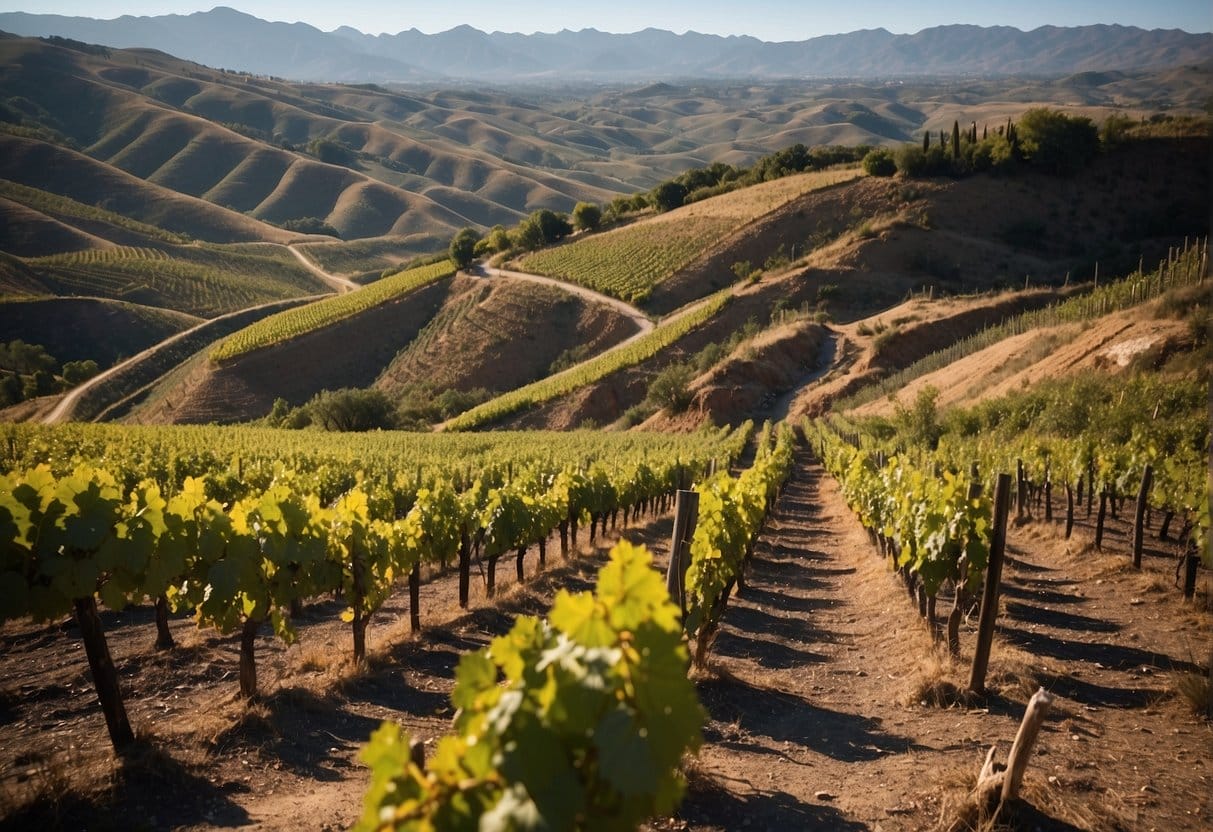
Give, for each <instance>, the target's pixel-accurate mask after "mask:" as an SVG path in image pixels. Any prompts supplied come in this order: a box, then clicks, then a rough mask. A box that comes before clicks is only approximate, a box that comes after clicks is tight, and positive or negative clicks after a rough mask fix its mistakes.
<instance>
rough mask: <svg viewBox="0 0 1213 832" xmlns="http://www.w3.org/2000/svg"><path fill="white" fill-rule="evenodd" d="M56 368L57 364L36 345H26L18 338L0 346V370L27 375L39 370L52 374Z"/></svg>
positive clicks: (44, 349)
mask: <svg viewBox="0 0 1213 832" xmlns="http://www.w3.org/2000/svg"><path fill="white" fill-rule="evenodd" d="M58 366H59V362H58V361H56V360H55V359H54V357H53V356H52V355H50V354H49V353H48V352H47V351H46V348H45V347H42V346H40V345H38V344H27V343H25V342H24V341H22V340H21V339H20V338H18V339H16V340H15V341H9V342H8V343H7V344H0V369H5V370H12V371H13V372H15V373H21V374H22V375H28V374H29V373H36V372H38V371H39V370H46V371H47V372H52V373H53V372H54V371H55V368H56V367H58Z"/></svg>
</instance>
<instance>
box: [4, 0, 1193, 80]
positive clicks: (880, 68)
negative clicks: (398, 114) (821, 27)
mask: <svg viewBox="0 0 1213 832" xmlns="http://www.w3.org/2000/svg"><path fill="white" fill-rule="evenodd" d="M0 29H3V30H5V31H10V32H14V33H16V34H20V35H26V36H47V35H59V36H63V37H68V38H72V39H75V40H80V41H84V42H87V43H97V44H102V45H105V46H110V47H119V48H121V47H149V48H154V49H160V50H162V51H165V52H168V53H171V54H174V55H178V56H180V57H184V58H188V59H190V60H193V61H197V62H199V63H204V64H208V65H210V66H221V67H227V68H230V69H240V70H244V71H248V72H254V73H259V74H265V75H278V76H283V77H288V78H298V79H301V80H318V81H358V82H361V81H377V82H378V81H407V80H421V79H423V78H427V77H428V78H440V77H447V78H464V79H469V80H472V79H476V80H485V79H488V80H492V81H494V82H497V83H500V82H508V81H527V80H546V79H552V78H559V79H560V80H561V81H577V80H582V81H590V82H601V81H619V80H629V79H633V80H641V79H643V80H658V79H663V78H688V77H701V78H708V79H710V78H736V79H741V78H753V79H762V78H803V77H853V78H864V77H890V76H915V75H1015V74H1020V73H1024V72H1030V73H1032V74H1053V75H1068V74H1073V73H1077V72H1082V71H1089V70H1129V69H1145V68H1158V67H1167V66H1179V65H1184V64H1194V63H1200V62H1201V61H1203V60H1206V59H1207V57H1208V55H1210V54H1213V34H1207V33H1206V34H1189V33H1187V32H1182V31H1177V30H1161V29H1155V30H1151V31H1146V30H1144V29H1139V28H1136V27H1132V26H1121V25H1106V24H1100V25H1093V26H1080V27H1070V28H1066V27H1057V26H1042V27H1040V28H1038V29H1033V30H1032V31H1030V32H1023V31H1021V30H1019V29H1016V28H1014V27H1010V26H992V27H981V26H975V25H972V24H953V25H947V26H935V27H931V28H928V29H923V30H922V31H920V32H917V33H915V34H904V35H898V34H893V33H892V32H890V31H888V30H887V29H885V28H883V27H878V28H875V29H866V30H860V31H855V32H848V33H845V34H836V35H828V36H824V37H818V38H812V39H810V40H805V41H787V42H782V43H769V42H766V41H762V40H760V39H758V38H755V37H752V36H748V35H745V36H730V37H721V36H718V35H710V34H702V33H699V32H695V31H687V32H685V33H684V34H675V33H673V32H670V31H667V30H664V29H657V28H654V27H648V28H645V29H643V30H641V31H639V32H633V33H631V34H612V33H608V32H602V31H599V30H597V29H594V28H585V29H581V30H579V31H570V30H569V29H561V30H560V31H558V32H551V33H533V34H520V33H505V32H493V33H491V34H488V33H486V32H484V31H482V30H480V29H478V28H476V27H475V26H472V25H470V24H466V23H465V24H461V25H459V26H455V27H454V28H452V29H448V30H447V31H445V32H440V33H437V34H434V35H427V34H425V33H423V32H420V31H418V30H417V29H416V28H415V27H414V28H411V29H408V30H407V31H402V32H398V33H396V34H394V35H390V34H378V35H371V34H366V33H363V32H361V31H359V30H357V29H355V28H353V27H351V26H341V27H339V28H337V29H336V30H334V31H332V32H322V31H321V30H319V29H316V28H315V27H313V26H311V25H309V24H303V23H298V24H287V23H271V22H267V21H264V20H261V19H259V18H256V17H253V16H251V15H249V14H246V13H245V12H242V11H239V10H237V9H234V8H231V7H230V6H216V7H214V8H213V9H211V10H210V11H207V12H196V13H194V14H190V15H162V16H158V17H129V16H128V17H123V18H118V19H117V20H94V19H92V18H86V17H63V16H59V15H33V14H26V13H23V12H9V13H0ZM452 49H454V50H455V52H454V53H452ZM402 58H403V59H404V60H402ZM406 60H407V63H406V62H405V61H406Z"/></svg>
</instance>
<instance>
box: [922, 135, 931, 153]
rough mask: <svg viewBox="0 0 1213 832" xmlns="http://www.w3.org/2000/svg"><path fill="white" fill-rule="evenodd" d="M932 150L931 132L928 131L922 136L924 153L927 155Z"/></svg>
mask: <svg viewBox="0 0 1213 832" xmlns="http://www.w3.org/2000/svg"><path fill="white" fill-rule="evenodd" d="M930 149H931V131H930V130H927V131H926V132H924V133H923V134H922V152H923V153H926V152H927V151H928V150H930Z"/></svg>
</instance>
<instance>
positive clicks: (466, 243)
mask: <svg viewBox="0 0 1213 832" xmlns="http://www.w3.org/2000/svg"><path fill="white" fill-rule="evenodd" d="M478 242H480V234H479V233H478V232H477V231H476V229H474V228H461V229H460V230H459V231H458V232H457V233H456V234H455V236H454V237H452V238H451V245H450V248H449V249H448V253H449V254H450V256H451V262H453V263H454V264H455V266H456V267H457V268H460V269H466V268H467V267H468V266H469V265H470V264H471V262H472V260H473V259H474V258H475V256H476V243H478Z"/></svg>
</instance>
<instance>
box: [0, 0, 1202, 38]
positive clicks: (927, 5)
mask: <svg viewBox="0 0 1213 832" xmlns="http://www.w3.org/2000/svg"><path fill="white" fill-rule="evenodd" d="M215 5H219V2H218V0H210V2H207V0H202V2H190V0H108V1H107V2H97V0H0V11H24V12H31V13H40V14H63V15H78V16H82V17H99V18H112V17H118V16H120V15H124V14H131V15H159V14H189V13H191V12H196V11H205V10H208V9H210V8H212V7H213V6H215ZM224 5H230V6H232V7H234V8H237V9H239V10H240V11H243V12H247V13H248V14H251V15H254V16H256V17H260V18H263V19H265V20H281V21H288V22H295V21H303V22H305V23H310V24H312V25H313V26H316V27H317V28H320V29H323V30H325V31H331V30H333V29H335V28H337V27H338V26H342V25H346V26H352V27H354V28H355V29H359V30H360V31H363V32H368V33H370V34H379V33H381V32H388V33H392V34H394V33H396V32H399V31H402V30H405V29H411V28H417V29H420V30H421V31H423V32H429V33H433V32H440V31H444V30H446V29H451V28H453V27H455V26H458V25H461V24H465V23H466V24H469V25H471V26H475V27H476V28H477V29H483V30H485V31H490V32H491V31H503V32H525V33H530V32H554V31H558V30H560V29H583V28H588V27H592V28H595V29H600V30H602V31H606V32H635V31H638V30H640V29H644V28H648V27H653V28H657V29H668V30H670V31H673V32H679V33H681V32H685V31H688V30H693V31H696V32H704V33H709V34H717V35H753V36H755V37H758V38H761V39H762V40H772V41H786V40H805V39H807V38H811V37H816V36H818V35H829V34H837V33H840V32H852V31H855V30H857V29H875V28H878V27H883V28H885V29H888V30H889V31H891V32H895V33H899V34H900V33H913V32H917V31H919V30H921V29H926V28H929V27H931V26H939V25H943V24H948V23H973V24H977V25H980V26H996V25H998V26H1014V27H1016V28H1018V29H1023V30H1029V29H1034V28H1036V27H1038V26H1045V25H1053V26H1080V25H1085V24H1089V23H1119V24H1122V25H1125V26H1140V27H1142V28H1146V29H1184V30H1186V31H1188V32H1209V31H1213V3H1210V2H1209V0H1154V2H1150V0H1013V1H1012V2H1005V0H1004V2H987V0H967V2H959V1H958V0H895V2H888V1H887V0H860V1H859V2H856V0H850V2H847V0H842V2H839V0H742V2H736V0H733V2H728V3H724V2H719V0H673V2H655V1H654V0H607V2H590V3H577V2H567V0H566V2H563V3H559V4H557V3H552V2H550V0H510V2H504V0H439V1H438V2H435V0H428V2H418V1H417V0H369V2H368V1H367V0H364V1H363V2H358V3H333V2H331V0H227V1H226V2H225V3H224Z"/></svg>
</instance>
